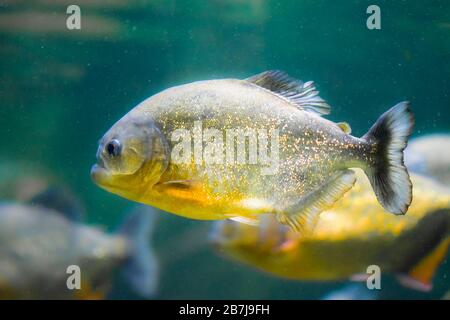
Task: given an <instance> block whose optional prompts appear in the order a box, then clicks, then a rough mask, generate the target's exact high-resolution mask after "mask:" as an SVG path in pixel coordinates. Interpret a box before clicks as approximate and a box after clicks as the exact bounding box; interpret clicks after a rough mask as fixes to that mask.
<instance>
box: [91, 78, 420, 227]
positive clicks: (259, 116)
mask: <svg viewBox="0 0 450 320" xmlns="http://www.w3.org/2000/svg"><path fill="white" fill-rule="evenodd" d="M329 112H330V106H329V105H328V104H327V103H326V102H325V101H324V100H323V99H322V98H320V97H319V95H318V91H317V90H316V88H315V86H314V84H313V83H312V82H311V81H309V82H306V83H303V82H301V81H299V80H295V79H292V78H290V77H289V76H288V75H286V74H285V73H283V72H280V71H267V72H264V73H261V74H258V75H256V76H253V77H250V78H247V79H245V80H238V79H222V80H210V81H199V82H194V83H190V84H186V85H181V86H177V87H173V88H169V89H167V90H164V91H162V92H161V93H158V94H156V95H154V96H152V97H150V98H148V99H147V100H145V101H143V102H142V103H140V104H139V105H138V106H136V107H135V108H133V109H132V110H131V111H130V112H128V113H127V114H126V115H125V116H124V117H123V118H122V119H120V120H119V121H118V122H117V123H115V124H114V125H113V126H112V127H111V128H110V129H109V130H108V132H106V134H105V135H104V136H103V138H101V140H100V142H99V147H98V151H97V164H95V165H94V166H93V167H92V169H91V176H92V178H93V180H94V181H95V182H96V183H97V184H98V185H99V186H100V187H102V188H104V189H106V190H108V191H110V192H112V193H115V194H117V195H119V196H122V197H124V198H127V199H130V200H133V201H137V202H141V203H145V204H149V205H151V206H154V207H157V208H160V209H162V210H164V211H168V212H171V213H174V214H177V215H181V216H185V217H188V218H193V219H205V220H222V219H228V218H232V219H236V220H239V221H244V222H248V223H257V217H258V215H259V214H263V213H271V214H274V215H276V217H277V219H278V221H280V222H282V223H284V224H287V225H290V226H291V227H292V228H293V229H295V230H297V231H299V232H303V231H304V230H308V229H309V228H308V226H309V225H311V224H314V223H315V222H316V221H317V218H318V216H319V214H320V212H322V211H323V210H325V209H327V208H329V207H330V206H332V205H333V204H334V202H335V201H336V200H338V199H339V198H340V197H342V195H343V194H344V193H345V192H346V191H348V190H349V189H350V188H351V187H352V186H353V184H354V183H355V180H356V178H355V174H354V171H352V170H350V169H349V168H353V167H358V168H362V169H364V171H365V173H366V174H367V176H368V177H369V179H370V182H371V184H372V187H373V189H374V191H375V194H376V195H377V198H378V200H379V201H380V203H381V204H382V205H383V207H384V208H385V209H386V210H387V211H389V212H391V213H393V214H396V215H401V214H404V213H406V211H407V209H408V206H409V204H410V202H411V197H412V192H411V188H412V187H411V182H410V179H409V175H408V172H407V170H406V168H405V167H404V165H403V150H404V148H405V147H406V144H407V138H408V136H409V135H410V133H411V131H412V127H413V116H412V113H411V111H410V108H409V104H408V103H407V102H401V103H399V104H397V105H396V106H394V107H393V108H391V109H390V110H388V111H387V112H386V113H384V114H383V115H382V116H381V117H380V118H379V119H378V121H377V122H376V123H375V124H374V125H373V126H372V128H371V129H370V130H369V131H368V133H366V134H365V135H364V136H363V137H362V138H357V137H354V136H352V135H350V127H349V125H348V124H346V123H338V124H336V123H334V122H331V121H329V120H326V119H325V118H323V117H322V115H324V114H328V113H329Z"/></svg>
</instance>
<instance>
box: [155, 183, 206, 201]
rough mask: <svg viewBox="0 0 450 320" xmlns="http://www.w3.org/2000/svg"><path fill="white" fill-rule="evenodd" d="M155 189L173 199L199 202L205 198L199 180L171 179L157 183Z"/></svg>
mask: <svg viewBox="0 0 450 320" xmlns="http://www.w3.org/2000/svg"><path fill="white" fill-rule="evenodd" d="M155 189H156V190H158V191H159V192H160V193H163V194H165V195H167V196H170V197H173V198H175V199H183V200H192V201H194V202H201V201H203V200H204V199H205V198H206V194H205V190H204V188H203V186H202V184H201V183H200V182H199V181H195V180H173V181H165V182H161V183H158V184H157V185H156V186H155Z"/></svg>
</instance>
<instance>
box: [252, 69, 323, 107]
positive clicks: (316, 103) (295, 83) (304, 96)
mask: <svg viewBox="0 0 450 320" xmlns="http://www.w3.org/2000/svg"><path fill="white" fill-rule="evenodd" d="M245 80H246V81H248V82H251V83H253V84H256V85H257V86H260V87H262V88H264V89H267V90H269V91H271V92H273V93H274V94H276V95H278V96H280V97H282V98H284V99H286V100H288V101H289V102H291V103H293V104H294V105H295V106H296V107H297V108H299V109H301V110H305V111H311V112H314V113H316V114H319V115H324V114H329V113H330V109H331V108H330V106H329V105H328V103H327V102H326V101H325V100H323V99H322V98H321V97H319V91H317V90H316V88H315V86H314V83H313V82H312V81H308V82H305V83H303V82H302V81H300V80H297V79H294V78H291V77H290V76H288V75H287V74H286V73H284V72H282V71H278V70H271V71H265V72H263V73H260V74H257V75H255V76H252V77H250V78H247V79H245Z"/></svg>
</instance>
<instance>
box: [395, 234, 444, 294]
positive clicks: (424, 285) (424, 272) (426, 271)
mask: <svg viewBox="0 0 450 320" xmlns="http://www.w3.org/2000/svg"><path fill="white" fill-rule="evenodd" d="M449 246H450V238H446V239H445V240H444V241H442V242H441V243H440V244H439V245H438V246H437V247H436V248H435V249H434V250H433V251H432V252H431V253H430V254H429V255H427V256H426V257H425V258H424V259H422V260H421V261H420V262H419V263H418V264H417V265H415V266H414V267H413V268H411V270H409V272H408V273H407V274H401V275H398V276H397V278H398V280H399V282H400V283H401V284H402V285H404V286H405V287H408V288H412V289H415V290H419V291H425V292H428V291H431V289H432V288H433V277H434V274H435V273H436V270H437V269H438V267H439V265H440V264H441V263H442V261H443V260H444V259H445V256H446V255H447V251H448V249H449Z"/></svg>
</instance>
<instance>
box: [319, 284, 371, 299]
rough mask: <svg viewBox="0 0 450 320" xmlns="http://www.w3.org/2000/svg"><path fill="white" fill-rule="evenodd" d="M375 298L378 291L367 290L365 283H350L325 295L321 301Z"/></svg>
mask: <svg viewBox="0 0 450 320" xmlns="http://www.w3.org/2000/svg"><path fill="white" fill-rule="evenodd" d="M377 297H378V291H377V290H370V289H368V288H367V286H366V284H365V283H364V284H362V283H350V284H347V285H345V286H343V287H342V288H339V289H336V290H333V291H331V292H330V293H327V294H326V295H324V296H323V297H322V300H376V299H377Z"/></svg>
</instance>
